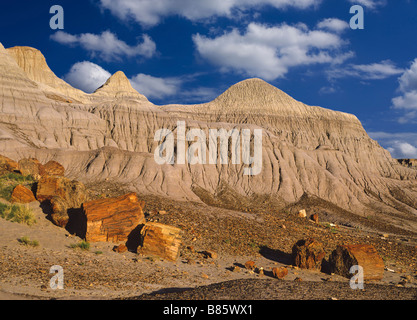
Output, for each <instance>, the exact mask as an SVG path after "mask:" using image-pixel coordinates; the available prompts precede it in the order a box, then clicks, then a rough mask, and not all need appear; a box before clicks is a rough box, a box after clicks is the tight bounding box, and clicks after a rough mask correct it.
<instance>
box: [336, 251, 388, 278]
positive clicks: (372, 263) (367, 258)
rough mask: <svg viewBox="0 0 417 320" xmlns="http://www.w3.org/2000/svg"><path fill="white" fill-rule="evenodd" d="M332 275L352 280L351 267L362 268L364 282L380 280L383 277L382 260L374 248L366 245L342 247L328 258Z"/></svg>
mask: <svg viewBox="0 0 417 320" xmlns="http://www.w3.org/2000/svg"><path fill="white" fill-rule="evenodd" d="M329 262H330V266H331V270H332V272H333V273H335V274H338V275H341V276H343V277H346V278H352V277H353V274H351V273H350V268H351V267H352V266H361V267H362V268H363V273H364V280H368V281H370V280H381V279H382V278H383V276H384V268H385V265H384V260H383V259H382V258H381V256H380V255H379V254H378V252H377V251H376V249H375V247H374V246H372V245H368V244H356V245H342V246H338V247H337V248H336V250H334V251H333V252H332V254H331V255H330V258H329Z"/></svg>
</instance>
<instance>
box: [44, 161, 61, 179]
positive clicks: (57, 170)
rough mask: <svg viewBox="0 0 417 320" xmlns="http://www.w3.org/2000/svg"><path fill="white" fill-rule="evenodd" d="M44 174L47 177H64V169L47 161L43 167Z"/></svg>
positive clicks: (56, 163)
mask: <svg viewBox="0 0 417 320" xmlns="http://www.w3.org/2000/svg"><path fill="white" fill-rule="evenodd" d="M43 167H44V173H45V174H46V175H49V176H64V175H65V168H64V167H63V166H62V165H61V164H60V163H58V162H56V161H48V162H47V163H46V164H45V165H44V166H43Z"/></svg>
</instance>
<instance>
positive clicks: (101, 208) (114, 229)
mask: <svg viewBox="0 0 417 320" xmlns="http://www.w3.org/2000/svg"><path fill="white" fill-rule="evenodd" d="M142 207H143V202H141V201H139V199H138V197H137V195H136V193H130V194H127V195H124V196H121V197H118V198H108V199H99V200H95V201H91V202H87V203H84V204H83V206H82V208H83V212H84V214H85V216H86V218H87V231H86V240H87V241H88V242H101V241H103V242H122V241H127V240H128V236H129V234H130V233H131V232H132V231H133V230H134V229H135V228H136V227H137V226H139V225H141V224H144V223H145V215H144V214H143V210H142Z"/></svg>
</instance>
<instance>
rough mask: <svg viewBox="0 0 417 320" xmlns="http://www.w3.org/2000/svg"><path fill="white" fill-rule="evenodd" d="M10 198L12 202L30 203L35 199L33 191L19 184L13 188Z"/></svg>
mask: <svg viewBox="0 0 417 320" xmlns="http://www.w3.org/2000/svg"><path fill="white" fill-rule="evenodd" d="M10 200H11V201H12V202H13V203H31V202H34V201H36V199H35V196H34V195H33V192H32V191H31V190H29V189H28V188H26V187H24V186H22V185H20V184H19V185H18V186H16V187H15V188H14V190H13V192H12V196H11V199H10Z"/></svg>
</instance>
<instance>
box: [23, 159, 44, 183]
mask: <svg viewBox="0 0 417 320" xmlns="http://www.w3.org/2000/svg"><path fill="white" fill-rule="evenodd" d="M19 171H20V173H21V174H22V176H25V177H26V176H29V175H30V176H32V177H33V178H35V179H36V180H39V179H40V177H41V176H43V175H45V169H44V166H43V165H42V163H40V162H39V160H37V159H35V158H28V159H21V160H19Z"/></svg>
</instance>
